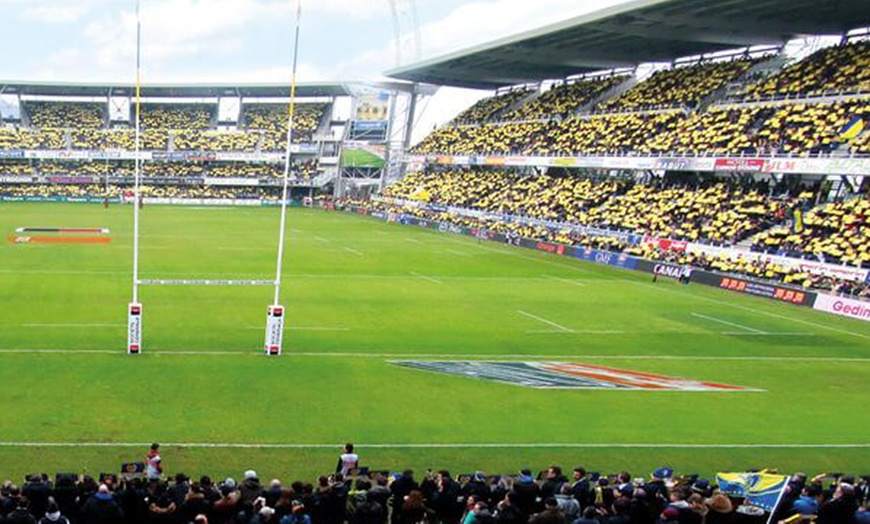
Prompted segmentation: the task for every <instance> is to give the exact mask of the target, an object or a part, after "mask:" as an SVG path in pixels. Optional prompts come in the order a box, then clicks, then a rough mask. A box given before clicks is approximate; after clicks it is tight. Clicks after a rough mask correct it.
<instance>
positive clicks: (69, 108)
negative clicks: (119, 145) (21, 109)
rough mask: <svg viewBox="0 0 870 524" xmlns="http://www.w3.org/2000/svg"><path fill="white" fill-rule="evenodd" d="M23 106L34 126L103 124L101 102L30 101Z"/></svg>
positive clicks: (59, 126) (82, 126)
mask: <svg viewBox="0 0 870 524" xmlns="http://www.w3.org/2000/svg"><path fill="white" fill-rule="evenodd" d="M24 106H25V107H26V109H27V111H28V112H29V114H30V124H31V125H32V126H33V127H35V128H51V129H64V128H73V127H75V128H84V129H99V128H101V127H104V125H105V117H104V115H103V106H102V105H101V104H96V103H66V102H38V101H32V102H27V103H26V104H24Z"/></svg>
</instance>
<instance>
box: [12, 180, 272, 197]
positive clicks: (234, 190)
mask: <svg viewBox="0 0 870 524" xmlns="http://www.w3.org/2000/svg"><path fill="white" fill-rule="evenodd" d="M132 190H133V188H132V186H130V185H123V186H122V185H115V184H110V185H109V188H108V192H107V191H106V187H105V186H104V185H101V184H39V185H37V184H6V185H3V186H0V195H3V196H7V197H23V196H36V197H52V196H62V197H97V198H102V197H109V198H118V197H121V196H124V195H125V193H128V192H131V191H132ZM140 192H141V194H142V196H143V197H144V198H229V199H264V200H277V199H279V198H280V197H281V187H279V186H276V187H249V186H204V185H184V186H172V185H161V186H157V185H142V186H140Z"/></svg>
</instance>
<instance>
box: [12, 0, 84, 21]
mask: <svg viewBox="0 0 870 524" xmlns="http://www.w3.org/2000/svg"><path fill="white" fill-rule="evenodd" d="M100 1H101V0H77V1H71V0H40V1H35V0H0V5H2V4H5V5H7V6H9V7H10V8H12V9H17V10H18V11H17V12H18V14H19V16H20V18H21V19H22V20H25V21H30V22H39V23H43V24H71V23H75V22H78V21H79V20H80V19H82V18H83V17H84V16H85V15H86V14H87V13H89V12H90V11H92V10H93V9H94V8H95V7H96V6H97V5H98V4H99V3H100ZM7 16H8V15H7Z"/></svg>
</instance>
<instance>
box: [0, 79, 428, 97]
mask: <svg viewBox="0 0 870 524" xmlns="http://www.w3.org/2000/svg"><path fill="white" fill-rule="evenodd" d="M360 88H364V89H365V88H369V89H371V88H374V89H385V90H390V91H405V92H407V91H410V90H411V89H415V90H416V91H417V92H428V91H433V92H434V90H433V89H432V88H431V86H414V85H413V84H409V83H406V82H320V83H300V84H297V86H296V95H297V96H299V97H303V98H309V97H338V96H351V95H352V94H354V93H355V92H357V91H358V90H359V89H360ZM135 91H136V86H135V85H133V84H124V83H115V84H112V83H102V84H95V83H74V82H73V83H71V82H3V81H0V94H21V95H29V96H40V97H41V96H45V97H49V96H50V97H55V96H57V97H67V96H68V97H105V96H132V95H134V94H135ZM141 94H142V96H143V97H145V98H216V97H221V96H241V97H246V98H269V97H285V98H286V97H289V96H290V87H289V86H288V85H282V84H143V85H142V88H141Z"/></svg>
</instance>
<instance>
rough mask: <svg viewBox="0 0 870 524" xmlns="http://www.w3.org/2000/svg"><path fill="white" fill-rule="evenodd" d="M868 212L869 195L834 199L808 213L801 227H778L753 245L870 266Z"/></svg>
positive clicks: (756, 248)
mask: <svg viewBox="0 0 870 524" xmlns="http://www.w3.org/2000/svg"><path fill="white" fill-rule="evenodd" d="M868 216H870V200H868V199H867V198H866V197H860V198H852V199H850V200H846V201H844V202H831V203H828V204H825V205H824V206H822V207H820V208H817V209H814V210H813V211H810V212H809V213H807V214H806V216H805V217H804V219H803V227H802V228H801V230H795V228H785V227H778V228H774V229H772V230H770V231H766V232H763V233H761V234H759V235H757V236H756V237H754V239H753V241H754V242H753V249H755V250H758V251H764V252H767V253H782V254H786V255H789V256H799V257H803V256H812V257H813V258H821V259H824V260H826V261H830V262H833V263H838V264H840V263H841V264H849V265H853V266H858V267H865V268H870V245H868V243H867V235H868V234H870V226H868V222H867V220H868Z"/></svg>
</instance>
